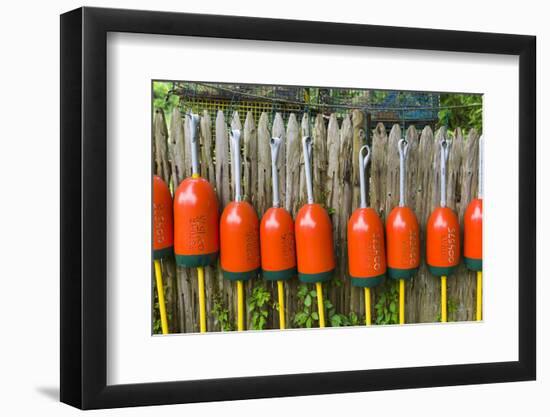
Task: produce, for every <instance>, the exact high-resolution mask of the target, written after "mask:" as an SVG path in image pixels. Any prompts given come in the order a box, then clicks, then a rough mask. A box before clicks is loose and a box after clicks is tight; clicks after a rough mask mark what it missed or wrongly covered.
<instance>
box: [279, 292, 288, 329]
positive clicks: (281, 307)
mask: <svg viewBox="0 0 550 417" xmlns="http://www.w3.org/2000/svg"><path fill="white" fill-rule="evenodd" d="M277 292H278V294H279V328H280V329H281V330H284V329H285V328H286V323H285V284H284V281H277Z"/></svg>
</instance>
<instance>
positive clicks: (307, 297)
mask: <svg viewBox="0 0 550 417" xmlns="http://www.w3.org/2000/svg"><path fill="white" fill-rule="evenodd" d="M304 305H306V306H307V307H309V306H311V297H310V296H309V294H308V295H306V298H305V299H304Z"/></svg>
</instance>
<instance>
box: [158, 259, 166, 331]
mask: <svg viewBox="0 0 550 417" xmlns="http://www.w3.org/2000/svg"><path fill="white" fill-rule="evenodd" d="M155 278H156V282H157V294H158V299H159V311H160V327H161V329H162V334H168V319H167V316H166V302H165V301H164V287H163V286H162V272H161V269H160V261H159V260H158V259H155Z"/></svg>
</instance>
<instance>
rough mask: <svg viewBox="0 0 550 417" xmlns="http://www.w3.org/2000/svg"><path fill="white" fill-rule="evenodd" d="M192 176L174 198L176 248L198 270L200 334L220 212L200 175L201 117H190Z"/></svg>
mask: <svg viewBox="0 0 550 417" xmlns="http://www.w3.org/2000/svg"><path fill="white" fill-rule="evenodd" d="M188 121H189V131H190V132H191V140H190V145H191V167H192V176H191V178H186V179H185V180H183V181H182V182H181V184H180V185H179V186H178V188H177V190H176V195H175V198H174V226H175V237H174V249H175V253H176V263H177V265H178V266H180V267H186V268H197V281H198V295H199V319H200V327H199V328H200V332H201V333H204V332H206V301H205V289H204V267H205V266H207V265H211V264H213V263H214V262H215V261H216V259H217V258H218V252H219V249H220V242H219V229H218V227H219V225H218V218H219V211H218V198H217V197H216V193H215V192H214V188H213V187H212V185H210V183H209V182H208V181H207V180H205V179H204V178H200V176H199V157H198V154H199V139H198V132H197V130H198V126H199V121H200V117H199V116H198V115H196V114H191V115H190V116H189V119H188Z"/></svg>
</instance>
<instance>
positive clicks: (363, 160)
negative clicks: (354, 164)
mask: <svg viewBox="0 0 550 417" xmlns="http://www.w3.org/2000/svg"><path fill="white" fill-rule="evenodd" d="M365 150H366V151H367V153H366V155H365V156H363V151H365ZM369 159H370V148H369V145H364V146H363V147H361V149H359V188H360V190H361V208H366V207H367V181H366V175H365V171H366V169H367V165H368V163H369Z"/></svg>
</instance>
